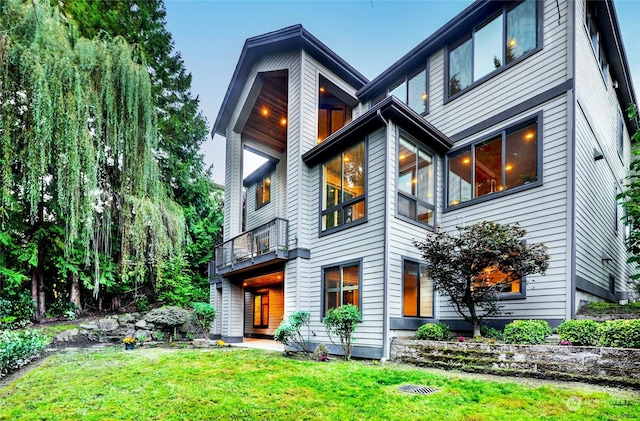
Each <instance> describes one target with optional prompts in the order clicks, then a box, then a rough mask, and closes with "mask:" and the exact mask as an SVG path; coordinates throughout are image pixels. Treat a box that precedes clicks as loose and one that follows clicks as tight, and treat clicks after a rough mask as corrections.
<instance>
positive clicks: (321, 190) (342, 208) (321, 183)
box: [318, 136, 369, 237]
mask: <svg viewBox="0 0 640 421" xmlns="http://www.w3.org/2000/svg"><path fill="white" fill-rule="evenodd" d="M360 143H363V147H364V171H363V174H364V178H363V181H362V182H363V188H364V193H363V194H362V195H361V196H356V197H353V198H351V199H349V200H346V201H344V202H341V203H339V204H337V205H334V206H331V207H330V208H327V209H322V207H323V202H324V200H323V199H324V194H325V192H324V188H323V186H324V166H325V164H326V163H327V162H329V161H331V160H333V159H335V158H336V157H337V156H338V155H339V156H343V154H344V153H345V151H346V150H347V149H350V148H353V147H354V146H356V145H358V144H360ZM345 145H346V146H345V148H344V149H342V150H341V151H340V152H338V153H337V154H334V155H331V157H330V158H328V159H325V160H323V161H322V163H320V165H318V171H319V174H318V180H319V195H318V210H319V215H320V217H319V218H318V237H324V236H325V235H329V234H333V233H335V232H339V231H342V230H345V229H349V228H351V227H354V226H357V225H360V224H364V223H366V222H367V220H368V219H369V202H368V200H367V198H368V197H369V190H368V180H369V174H368V170H369V137H368V136H366V137H364V138H363V139H362V140H360V141H358V142H355V143H353V144H351V143H348V144H345ZM340 161H341V162H344V159H341V160H340ZM341 178H342V174H341ZM359 202H364V217H363V218H360V219H356V220H355V221H351V222H347V223H342V224H340V225H338V226H335V227H332V228H327V229H324V230H323V229H322V218H323V217H324V216H325V215H328V214H331V213H333V212H336V211H339V212H340V213H341V215H343V214H344V211H345V208H347V207H350V206H352V205H355V204H356V203H359Z"/></svg>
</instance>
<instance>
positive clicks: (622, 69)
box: [596, 0, 638, 135]
mask: <svg viewBox="0 0 640 421" xmlns="http://www.w3.org/2000/svg"><path fill="white" fill-rule="evenodd" d="M596 4H597V6H596V7H598V8H599V9H598V11H600V10H602V11H603V12H604V15H605V16H604V19H603V20H602V21H601V20H599V19H598V17H599V16H598V15H600V16H602V14H601V13H597V14H596V15H597V16H596V19H598V24H599V27H598V29H600V30H601V31H603V32H604V33H605V36H604V37H603V38H604V44H605V51H606V52H608V53H609V54H608V57H607V61H608V62H609V68H610V69H611V77H612V78H613V80H615V81H616V82H618V88H616V95H617V96H618V101H619V102H620V106H621V108H622V114H623V115H624V120H625V121H626V122H627V127H628V128H629V129H630V130H629V132H630V134H631V135H633V133H635V132H636V131H638V124H637V121H635V120H629V117H628V116H627V112H626V110H627V107H628V106H629V105H630V104H637V103H638V101H637V100H636V96H635V90H634V89H633V82H632V79H631V72H630V70H629V61H628V60H627V54H626V52H625V49H624V44H623V42H622V36H621V35H620V24H619V23H618V15H617V14H616V10H615V7H614V4H613V1H611V0H607V1H604V2H596ZM614 54H615V55H614ZM612 55H614V58H616V60H611V58H612V57H611V56H612Z"/></svg>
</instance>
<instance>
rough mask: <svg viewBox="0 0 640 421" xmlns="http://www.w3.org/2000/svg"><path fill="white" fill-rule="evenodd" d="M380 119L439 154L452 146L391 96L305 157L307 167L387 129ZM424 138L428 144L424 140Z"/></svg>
mask: <svg viewBox="0 0 640 421" xmlns="http://www.w3.org/2000/svg"><path fill="white" fill-rule="evenodd" d="M380 116H382V117H384V119H391V120H393V121H394V122H395V123H397V124H398V125H399V126H400V127H402V129H403V130H405V131H407V132H408V133H410V134H412V135H413V136H415V137H416V138H418V139H419V140H422V141H423V143H425V145H427V146H429V147H431V148H432V149H434V150H435V151H436V152H439V153H445V152H447V151H448V150H449V149H451V147H452V146H453V141H452V140H451V139H449V138H448V137H447V136H445V135H444V134H443V133H442V132H441V131H439V130H438V129H436V128H435V127H434V126H433V125H431V124H430V123H429V122H427V121H426V120H425V119H424V117H422V116H420V115H419V114H418V113H416V112H415V111H413V110H412V109H411V108H409V107H408V106H407V105H406V104H405V103H403V102H402V101H400V100H399V99H397V98H396V97H394V96H390V97H387V98H385V99H384V100H382V101H380V102H379V103H378V104H376V105H375V106H374V107H372V108H371V109H370V110H368V111H367V112H366V113H364V114H362V115H361V116H360V117H358V118H357V119H355V120H353V121H352V122H351V123H349V124H347V125H346V126H344V127H343V128H341V129H340V130H338V131H337V132H335V133H333V134H332V135H331V136H329V137H327V138H326V139H325V140H324V141H323V142H322V143H320V144H319V145H317V146H316V147H314V148H313V149H311V150H310V151H308V152H307V153H305V154H304V155H302V160H303V161H304V163H305V164H307V165H309V166H312V165H315V164H317V163H319V162H322V161H323V160H325V159H328V158H330V157H331V156H333V155H334V154H335V153H336V152H338V151H340V150H343V149H344V148H346V147H349V146H351V144H352V143H356V142H358V141H359V140H361V138H362V137H364V136H366V135H368V134H370V133H371V132H372V131H373V130H376V129H378V128H379V127H381V126H384V125H385V122H384V121H383V119H382V118H380ZM425 137H427V138H428V139H429V141H425V140H424V139H425Z"/></svg>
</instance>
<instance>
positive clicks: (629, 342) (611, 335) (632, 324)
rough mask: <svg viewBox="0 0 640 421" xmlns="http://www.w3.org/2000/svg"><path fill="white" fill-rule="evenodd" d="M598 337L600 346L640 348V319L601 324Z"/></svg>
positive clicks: (611, 321)
mask: <svg viewBox="0 0 640 421" xmlns="http://www.w3.org/2000/svg"><path fill="white" fill-rule="evenodd" d="M598 335H599V337H600V341H599V345H600V346H612V347H620V348H640V319H632V320H610V321H608V322H604V323H600V325H599V326H598Z"/></svg>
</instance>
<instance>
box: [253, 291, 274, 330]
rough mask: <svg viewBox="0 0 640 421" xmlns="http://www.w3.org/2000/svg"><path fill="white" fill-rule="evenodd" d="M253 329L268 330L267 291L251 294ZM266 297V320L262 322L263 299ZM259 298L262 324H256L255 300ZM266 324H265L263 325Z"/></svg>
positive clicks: (268, 303)
mask: <svg viewBox="0 0 640 421" xmlns="http://www.w3.org/2000/svg"><path fill="white" fill-rule="evenodd" d="M252 295H253V300H252V301H253V328H254V329H268V328H269V306H270V300H269V291H259V292H258V291H256V292H253V294H252ZM265 296H266V297H267V304H266V305H267V320H263V317H262V316H264V314H263V312H262V310H263V308H264V305H265V304H264V297H265ZM258 297H260V322H262V324H256V299H257V298H258ZM265 322H266V323H265Z"/></svg>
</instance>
